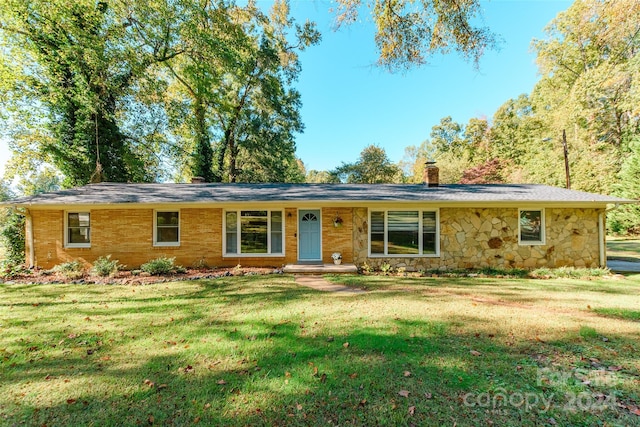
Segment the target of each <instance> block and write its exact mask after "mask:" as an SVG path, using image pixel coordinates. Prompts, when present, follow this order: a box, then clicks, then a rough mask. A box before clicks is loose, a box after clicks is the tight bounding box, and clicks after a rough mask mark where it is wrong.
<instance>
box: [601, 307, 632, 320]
mask: <svg viewBox="0 0 640 427" xmlns="http://www.w3.org/2000/svg"><path fill="white" fill-rule="evenodd" d="M593 311H595V312H596V313H598V314H601V315H603V316H607V317H616V318H618V319H627V320H635V321H637V322H640V310H628V309H623V308H596V309H595V310H593Z"/></svg>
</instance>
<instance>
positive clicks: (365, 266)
mask: <svg viewBox="0 0 640 427" xmlns="http://www.w3.org/2000/svg"><path fill="white" fill-rule="evenodd" d="M360 270H362V272H363V273H366V274H371V273H373V272H374V271H375V268H373V267H372V266H370V265H369V264H368V263H367V262H366V261H365V262H364V264H362V266H361V267H360Z"/></svg>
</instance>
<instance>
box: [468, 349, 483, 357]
mask: <svg viewBox="0 0 640 427" xmlns="http://www.w3.org/2000/svg"><path fill="white" fill-rule="evenodd" d="M469 353H471V355H472V356H480V355H481V354H482V353H480V352H479V351H476V350H471V351H470V352H469Z"/></svg>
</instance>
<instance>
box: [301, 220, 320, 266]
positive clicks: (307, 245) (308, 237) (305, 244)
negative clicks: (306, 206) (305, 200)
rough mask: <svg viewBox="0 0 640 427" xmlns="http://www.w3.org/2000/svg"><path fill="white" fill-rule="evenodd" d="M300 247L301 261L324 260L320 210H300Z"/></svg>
mask: <svg viewBox="0 0 640 427" xmlns="http://www.w3.org/2000/svg"><path fill="white" fill-rule="evenodd" d="M298 248H299V253H298V258H299V259H300V261H318V260H322V255H321V253H320V252H321V251H320V210H300V211H299V212H298Z"/></svg>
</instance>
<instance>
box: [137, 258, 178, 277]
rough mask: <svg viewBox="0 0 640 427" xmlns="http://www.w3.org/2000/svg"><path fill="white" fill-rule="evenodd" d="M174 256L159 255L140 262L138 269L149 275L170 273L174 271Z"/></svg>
mask: <svg viewBox="0 0 640 427" xmlns="http://www.w3.org/2000/svg"><path fill="white" fill-rule="evenodd" d="M175 260H176V259H175V258H167V257H160V258H156V259H152V260H151V261H149V262H147V263H145V264H142V265H141V266H140V270H142V271H144V272H145V273H149V274H151V275H154V276H155V275H161V274H171V273H173V272H174V271H175V269H176V267H175V265H174V263H175Z"/></svg>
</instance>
